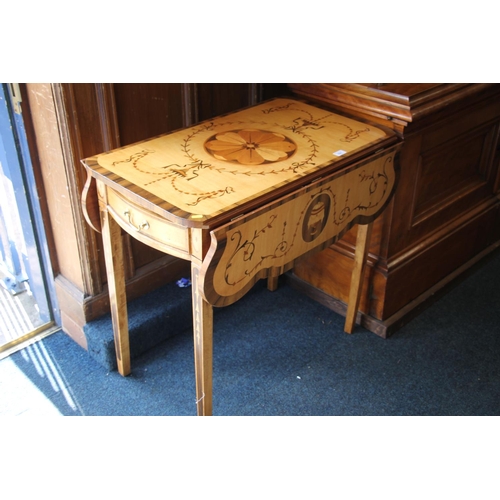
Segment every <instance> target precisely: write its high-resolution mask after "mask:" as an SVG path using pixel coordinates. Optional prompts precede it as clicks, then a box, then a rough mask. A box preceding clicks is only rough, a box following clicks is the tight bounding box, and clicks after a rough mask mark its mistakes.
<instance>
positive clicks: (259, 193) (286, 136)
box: [83, 98, 395, 227]
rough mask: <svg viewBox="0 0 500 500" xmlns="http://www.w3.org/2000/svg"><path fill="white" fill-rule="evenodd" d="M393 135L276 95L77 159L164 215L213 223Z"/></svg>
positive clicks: (377, 146) (191, 222)
mask: <svg viewBox="0 0 500 500" xmlns="http://www.w3.org/2000/svg"><path fill="white" fill-rule="evenodd" d="M394 139H395V137H394V134H393V133H392V132H390V131H388V130H385V129H383V128H381V127H375V126H373V125H371V124H368V123H364V122H362V121H358V120H354V119H351V118H348V117H345V116H342V115H339V114H336V113H333V112H331V111H329V110H327V109H322V108H319V107H316V106H313V105H311V104H308V103H306V102H303V101H300V100H296V99H290V98H280V99H273V100H271V101H267V102H264V103H262V104H259V105H257V106H253V107H250V108H246V109H243V110H241V111H237V112H234V113H230V114H227V115H224V116H220V117H217V118H214V119H211V120H207V121H204V122H202V123H199V124H197V125H195V126H193V127H189V128H186V129H182V130H178V131H175V132H172V133H168V134H164V135H161V136H158V137H154V138H152V139H148V140H145V141H141V142H138V143H136V144H132V145H129V146H125V147H121V148H118V149H115V150H113V151H109V152H107V153H102V154H99V155H96V156H93V157H91V158H87V159H86V160H83V164H84V165H85V166H86V167H87V168H88V169H90V170H91V171H92V174H93V175H94V176H95V177H96V178H98V179H100V180H102V181H103V182H104V183H106V184H108V185H110V186H111V187H113V188H115V189H117V190H118V191H121V192H126V193H127V195H128V196H129V197H130V196H132V198H134V201H135V202H136V203H139V204H141V205H144V206H145V207H146V208H148V209H150V210H153V211H155V212H157V213H159V214H161V215H162V216H164V217H166V218H167V219H169V220H172V221H174V222H176V223H178V224H181V225H184V226H191V227H211V226H213V225H215V223H216V222H217V223H221V222H225V221H227V220H230V218H231V217H234V216H235V215H237V214H238V213H239V212H241V211H242V210H248V209H251V208H252V207H257V206H258V204H262V203H263V202H265V201H266V200H271V199H273V198H274V197H277V196H281V195H282V194H285V193H287V192H290V190H292V189H295V188H297V187H299V186H301V185H303V184H306V183H308V182H310V181H311V180H314V179H316V178H318V177H320V176H321V175H323V173H325V174H326V173H331V172H332V171H334V170H335V169H336V168H341V167H342V166H345V165H346V163H348V162H351V161H354V160H356V159H358V158H362V157H363V156H366V154H367V152H369V151H372V152H374V151H376V150H378V149H380V147H383V146H384V145H385V144H386V143H392V142H393V140H394ZM319 171H321V172H319Z"/></svg>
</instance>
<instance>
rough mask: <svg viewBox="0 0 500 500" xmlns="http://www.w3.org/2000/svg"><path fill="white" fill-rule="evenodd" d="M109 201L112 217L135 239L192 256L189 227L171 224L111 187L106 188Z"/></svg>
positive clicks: (165, 249)
mask: <svg viewBox="0 0 500 500" xmlns="http://www.w3.org/2000/svg"><path fill="white" fill-rule="evenodd" d="M107 202H108V210H109V211H110V212H111V213H112V215H113V218H114V219H115V220H116V221H117V222H118V224H120V226H121V227H122V228H123V229H125V231H127V232H128V233H129V234H131V235H132V236H133V237H134V238H136V239H138V240H139V241H142V242H143V243H145V244H147V245H149V246H152V247H154V248H157V249H159V250H161V251H168V252H169V253H172V254H174V255H176V256H179V257H182V258H189V230H188V229H187V228H184V227H181V226H177V225H175V224H172V223H171V222H169V221H167V220H165V219H163V218H161V217H160V216H159V215H157V214H155V213H154V212H151V211H149V210H147V209H145V208H144V207H140V206H138V205H136V204H135V203H132V202H131V201H130V200H127V199H125V198H124V197H123V196H122V195H120V194H119V193H117V192H116V191H113V190H112V189H109V188H108V189H107ZM172 250H174V251H173V252H172ZM175 250H177V251H175ZM179 251H180V253H179ZM184 253H185V254H184Z"/></svg>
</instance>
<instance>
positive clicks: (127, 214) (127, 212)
mask: <svg viewBox="0 0 500 500" xmlns="http://www.w3.org/2000/svg"><path fill="white" fill-rule="evenodd" d="M123 215H124V216H125V217H127V220H128V223H129V224H130V225H131V226H132V227H133V228H134V230H135V231H141V230H144V231H146V230H147V229H149V222H148V221H147V220H146V221H144V222H143V223H142V224H139V225H138V226H134V223H133V222H132V220H131V216H130V210H125V212H123Z"/></svg>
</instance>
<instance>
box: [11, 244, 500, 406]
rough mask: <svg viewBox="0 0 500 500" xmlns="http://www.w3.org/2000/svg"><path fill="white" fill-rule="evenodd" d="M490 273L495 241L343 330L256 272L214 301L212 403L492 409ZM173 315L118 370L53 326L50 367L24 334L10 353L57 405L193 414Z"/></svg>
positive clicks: (188, 360)
mask: <svg viewBox="0 0 500 500" xmlns="http://www.w3.org/2000/svg"><path fill="white" fill-rule="evenodd" d="M499 278H500V254H498V253H497V254H496V255H495V256H494V258H492V259H488V261H486V262H484V263H483V265H482V266H481V267H479V269H478V270H477V271H476V272H475V273H474V274H473V275H471V276H469V277H468V278H467V279H465V280H464V281H462V282H461V283H460V284H459V285H457V286H456V287H455V288H453V289H452V290H451V291H450V292H449V293H448V294H447V295H445V296H444V297H442V298H441V299H440V300H438V301H437V302H436V303H434V304H433V305H432V306H431V307H429V308H428V309H426V310H425V311H424V312H423V313H422V314H420V316H418V317H417V318H415V319H414V320H413V321H411V322H410V323H408V324H407V325H406V326H404V327H403V328H402V329H401V330H399V331H397V332H396V333H395V334H393V335H392V336H391V337H390V338H388V339H382V338H380V337H378V336H377V335H375V334H373V333H371V332H368V331H366V330H364V329H362V328H359V327H358V328H357V329H356V330H355V333H354V334H352V335H347V334H345V333H343V322H344V319H343V318H342V317H341V316H339V315H337V314H336V313H334V312H333V311H330V310H329V309H327V308H325V307H323V306H322V305H320V304H318V303H316V302H315V301H313V300H312V299H310V298H308V297H306V296H304V295H303V294H301V293H300V292H298V291H296V290H294V289H293V288H291V287H289V286H287V285H283V286H281V287H280V288H279V289H278V290H277V291H276V292H269V291H268V290H267V289H266V288H265V284H264V283H263V282H261V283H259V284H257V285H256V286H255V287H254V289H253V290H252V291H251V292H250V293H249V294H248V295H247V296H245V297H244V298H243V299H241V300H240V301H238V302H237V303H236V304H234V305H232V306H229V307H226V308H222V309H216V310H215V316H214V324H215V327H214V415H317V416H321V415H331V416H333V415H373V416H375V415H499V414H500V363H499V361H500V356H499V354H500V335H499V333H500V287H499V286H498V283H499ZM187 290H189V289H187ZM159 293H160V292H159ZM187 293H188V294H189V293H190V291H189V292H187ZM182 314H184V315H185V314H187V315H188V316H189V318H190V310H189V311H188V312H187V313H186V312H185V313H182ZM182 314H181V316H182ZM189 321H190V320H189ZM166 323H168V321H166V320H165V324H166ZM180 324H184V325H185V326H186V328H184V329H183V331H182V332H181V333H179V334H177V335H174V336H171V337H170V338H167V339H166V340H165V341H163V342H161V343H160V344H158V345H156V346H155V347H154V348H152V349H149V350H147V351H146V352H144V353H143V354H141V355H139V356H138V357H136V359H135V360H134V361H133V363H132V370H133V371H132V374H131V375H130V376H129V377H126V378H123V377H121V376H120V375H119V374H118V373H117V372H116V371H113V370H111V369H107V368H105V367H104V366H103V365H102V364H100V363H99V362H98V361H96V360H95V359H93V358H92V357H91V356H89V354H88V353H87V352H86V351H84V350H83V349H81V348H80V347H79V346H78V345H77V344H75V343H74V342H73V341H72V340H71V339H69V338H68V337H67V336H66V335H65V334H64V333H56V334H54V335H51V336H50V337H48V338H46V339H44V340H43V341H40V343H43V350H44V351H46V354H45V356H46V357H48V359H49V361H50V362H49V363H46V364H47V365H48V366H49V367H50V365H52V366H53V367H54V368H53V369H52V377H51V376H47V374H45V375H44V374H41V373H40V369H38V368H37V364H40V363H39V362H36V359H39V358H40V357H41V356H42V354H43V353H42V354H37V352H36V351H37V349H38V350H39V351H40V346H37V345H36V344H35V345H34V346H31V347H29V348H27V349H25V350H23V351H20V352H18V353H16V354H14V355H12V359H13V360H14V361H15V363H16V365H17V366H18V367H19V368H20V369H21V370H22V371H23V372H24V373H25V374H26V375H27V376H28V377H29V378H30V379H31V380H32V382H33V383H34V384H35V385H36V386H37V387H39V389H40V390H41V391H43V393H44V394H45V395H46V396H47V397H48V398H50V400H51V401H52V402H53V404H54V405H55V406H56V407H57V408H58V409H59V411H60V412H61V413H62V414H64V415H179V416H182V415H195V414H196V406H195V388H194V362H193V346H192V331H191V327H190V323H189V324H186V323H185V316H182V317H181V318H180ZM56 372H57V373H56ZM54 374H56V375H57V377H55V376H54ZM42 375H43V376H42ZM51 378H52V379H54V378H57V379H58V380H60V382H59V383H58V384H54V382H51Z"/></svg>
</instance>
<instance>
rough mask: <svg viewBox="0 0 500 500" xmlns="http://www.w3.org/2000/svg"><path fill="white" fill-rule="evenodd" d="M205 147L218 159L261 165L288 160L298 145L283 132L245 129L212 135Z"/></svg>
mask: <svg viewBox="0 0 500 500" xmlns="http://www.w3.org/2000/svg"><path fill="white" fill-rule="evenodd" d="M205 149H206V150H207V151H208V152H209V153H210V154H211V155H212V156H214V158H217V159H218V160H226V161H232V162H236V163H240V164H242V165H260V164H261V163H265V162H269V163H273V162H276V161H281V160H286V159H287V158H289V157H290V156H292V155H293V153H295V151H296V150H297V146H296V145H295V143H294V142H293V141H292V140H291V139H289V138H288V137H285V136H284V135H283V134H277V133H276V132H267V131H265V130H257V129H244V130H234V131H229V132H224V133H222V134H217V135H215V136H214V137H211V138H210V139H209V140H208V141H207V142H206V143H205Z"/></svg>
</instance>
